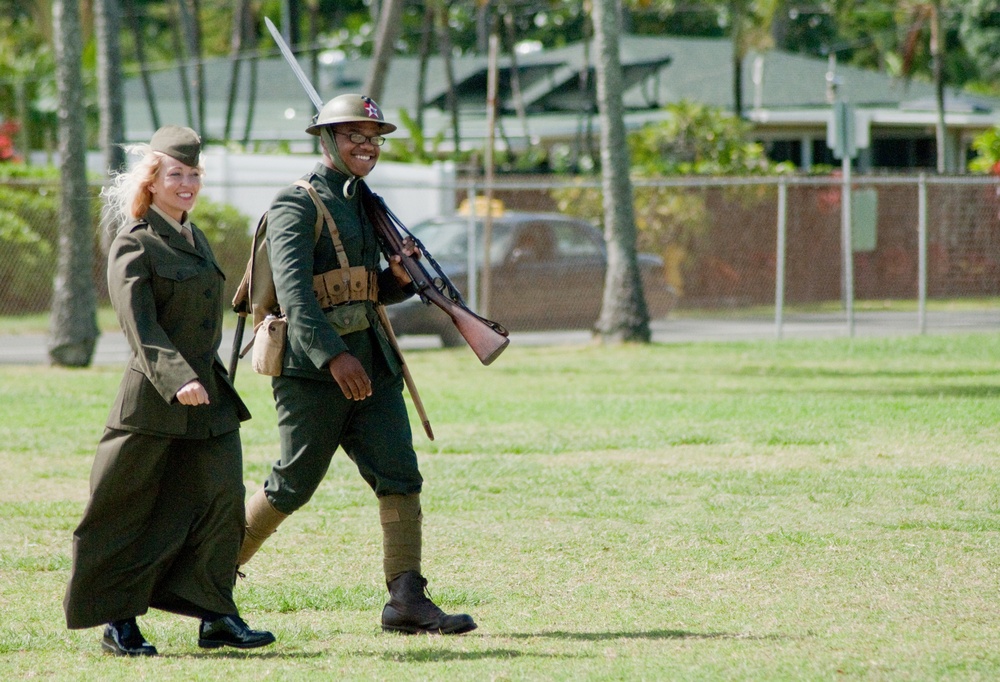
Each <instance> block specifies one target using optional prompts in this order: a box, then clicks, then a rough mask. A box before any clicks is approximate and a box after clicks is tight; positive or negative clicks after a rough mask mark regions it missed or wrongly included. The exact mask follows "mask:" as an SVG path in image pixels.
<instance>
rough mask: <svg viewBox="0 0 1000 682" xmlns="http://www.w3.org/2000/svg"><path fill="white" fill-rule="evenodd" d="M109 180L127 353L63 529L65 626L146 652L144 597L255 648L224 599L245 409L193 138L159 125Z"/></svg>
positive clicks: (235, 528)
mask: <svg viewBox="0 0 1000 682" xmlns="http://www.w3.org/2000/svg"><path fill="white" fill-rule="evenodd" d="M130 151H133V152H138V153H140V154H142V160H141V161H140V162H139V163H138V164H137V165H136V166H135V167H134V168H133V169H132V170H131V171H129V172H127V173H123V174H121V175H119V176H117V177H116V178H115V182H114V183H113V185H112V186H111V187H110V188H109V189H108V190H106V191H105V196H106V198H107V211H108V214H109V217H111V218H112V219H113V220H112V224H116V225H123V227H122V228H121V230H120V231H119V232H118V234H117V235H116V236H115V239H114V241H113V243H112V245H111V250H110V253H109V256H108V291H109V293H110V296H111V302H112V304H113V305H114V308H115V312H116V313H117V315H118V321H119V324H120V325H121V327H122V330H123V331H124V332H125V336H126V338H127V339H128V343H129V346H130V348H131V351H132V353H131V356H130V358H129V361H128V365H127V367H126V368H125V375H124V377H123V379H122V382H121V386H120V387H119V390H118V396H117V398H116V399H115V402H114V405H113V407H112V408H111V413H110V415H109V416H108V420H107V423H106V425H105V431H104V436H103V437H102V438H101V442H100V444H99V446H98V448H97V456H96V458H95V459H94V465H93V469H92V471H91V475H90V500H89V502H88V504H87V508H86V510H85V512H84V516H83V520H82V521H81V522H80V525H79V526H78V527H77V529H76V531H75V532H74V534H73V568H72V572H71V575H70V580H69V586H68V587H67V590H66V597H65V600H64V604H63V605H64V607H65V611H66V622H67V625H68V626H69V627H70V628H72V629H76V628H88V627H94V626H96V625H101V624H106V627H105V629H104V637H103V639H102V642H101V643H102V646H103V648H104V649H105V650H106V651H108V652H111V653H113V654H116V655H120V656H154V655H156V653H157V651H156V648H155V647H154V646H153V645H152V644H150V643H149V642H148V641H146V639H145V638H144V637H143V635H142V633H141V632H140V630H139V627H138V624H137V623H136V617H137V616H141V615H142V614H144V613H146V611H147V610H148V609H149V608H151V607H152V608H157V609H162V610H165V611H171V612H174V613H179V614H182V615H185V616H192V617H195V618H199V619H201V625H200V628H199V637H198V645H199V646H201V647H204V648H216V647H221V646H234V647H238V648H254V647H259V646H265V645H267V644H270V643H271V642H273V641H274V636H273V635H272V634H271V633H270V632H265V631H258V630H252V629H250V628H249V627H248V626H247V625H246V623H245V622H244V621H243V620H242V619H241V618H240V616H239V612H238V609H237V608H236V604H235V603H234V601H233V584H234V582H235V580H236V567H237V561H236V559H237V554H238V552H239V548H240V543H241V542H242V539H243V529H244V518H245V517H244V506H243V496H244V492H245V489H244V486H243V455H242V449H241V445H240V435H239V428H240V422H241V421H243V420H246V419H249V418H250V414H249V412H248V411H247V409H246V406H245V405H244V404H243V402H242V401H241V400H240V398H239V396H238V395H237V394H236V391H235V390H234V388H233V386H232V384H231V383H230V381H229V378H228V376H227V375H226V371H225V369H224V368H223V365H222V363H221V361H220V360H219V358H218V355H217V351H218V349H219V344H220V342H221V337H222V286H223V282H224V280H225V277H224V276H223V274H222V271H221V270H220V269H219V265H218V263H217V262H216V261H215V257H214V256H213V255H212V249H211V248H210V246H209V244H208V241H207V240H206V238H205V235H204V234H203V233H202V232H201V231H200V230H199V229H198V228H197V227H195V226H194V225H193V224H192V223H191V222H190V219H189V217H190V212H191V209H192V208H194V205H195V201H196V200H197V198H198V193H199V191H200V190H201V182H202V166H201V163H200V154H201V140H200V138H199V137H198V135H197V133H195V131H193V130H191V129H190V128H184V127H179V126H165V127H163V128H161V129H159V130H158V131H156V133H155V134H154V135H153V137H152V139H151V140H150V143H149V144H148V145H139V146H138V147H134V148H130Z"/></svg>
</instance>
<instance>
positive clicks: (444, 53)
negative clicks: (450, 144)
mask: <svg viewBox="0 0 1000 682" xmlns="http://www.w3.org/2000/svg"><path fill="white" fill-rule="evenodd" d="M434 4H435V8H436V10H437V21H436V23H437V38H438V52H440V54H441V58H442V59H443V60H444V74H445V80H446V82H447V84H448V94H447V97H446V99H447V102H448V111H450V112H451V137H452V140H453V141H454V143H455V157H456V158H457V157H458V153H459V151H460V149H461V147H462V139H461V128H460V127H459V124H458V121H459V117H458V95H457V94H456V92H455V67H454V64H453V63H452V61H451V34H450V30H451V29H450V28H449V26H448V6H449V3H448V0H435V3H434Z"/></svg>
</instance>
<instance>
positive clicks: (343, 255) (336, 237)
mask: <svg viewBox="0 0 1000 682" xmlns="http://www.w3.org/2000/svg"><path fill="white" fill-rule="evenodd" d="M295 184H296V185H297V186H299V187H301V188H302V189H304V190H305V191H306V192H308V193H309V198H311V199H312V200H313V203H314V204H316V241H319V231H320V228H321V225H322V222H323V221H325V222H326V227H327V229H328V230H329V231H330V239H332V240H333V248H334V249H336V251H337V262H338V263H339V264H340V267H341V268H345V269H346V268H349V267H351V265H350V263H348V262H347V252H346V251H345V250H344V244H343V242H341V241H340V230H338V229H337V223H335V222H334V220H333V216H332V215H331V214H330V209H328V208H327V207H326V204H324V203H323V200H322V199H320V198H319V194H317V192H316V188H315V187H313V186H312V185H311V184H310V183H308V182H306V181H305V180H296V181H295ZM321 216H322V218H321Z"/></svg>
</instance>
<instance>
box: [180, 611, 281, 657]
mask: <svg viewBox="0 0 1000 682" xmlns="http://www.w3.org/2000/svg"><path fill="white" fill-rule="evenodd" d="M272 642H274V635H272V634H271V633H270V632H267V631H266V630H251V629H250V626H249V625H247V624H246V623H245V622H243V619H242V618H240V617H239V616H236V615H232V616H223V617H222V618H219V619H217V620H213V621H207V620H203V621H201V627H200V628H199V629H198V646H200V647H201V648H202V649H217V648H218V647H220V646H234V647H236V648H237V649H256V648H257V647H259V646H267V645H268V644H271V643H272Z"/></svg>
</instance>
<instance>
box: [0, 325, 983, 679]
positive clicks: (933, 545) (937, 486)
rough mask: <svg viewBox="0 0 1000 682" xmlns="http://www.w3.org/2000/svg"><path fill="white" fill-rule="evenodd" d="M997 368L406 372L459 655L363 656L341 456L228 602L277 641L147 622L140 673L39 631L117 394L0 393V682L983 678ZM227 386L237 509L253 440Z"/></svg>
mask: <svg viewBox="0 0 1000 682" xmlns="http://www.w3.org/2000/svg"><path fill="white" fill-rule="evenodd" d="M998 357H1000V337H998V336H996V335H969V336H934V337H911V338H893V339H854V340H850V339H840V340H832V341H783V342H753V343H727V344H722V343H701V344H671V345H652V346H626V347H616V348H605V347H598V346H585V347H571V348H519V347H516V346H514V347H512V348H510V349H509V350H508V351H507V352H506V353H505V354H504V355H503V356H501V358H500V359H498V360H497V361H496V363H494V365H492V366H491V367H481V366H479V364H478V363H477V362H476V360H475V358H474V357H473V356H472V354H471V353H470V352H469V351H467V350H465V349H457V350H453V351H444V350H433V351H421V352H412V353H410V354H409V360H410V365H411V369H412V371H413V374H414V377H415V379H416V380H417V382H418V385H419V387H420V389H421V395H422V397H423V400H424V403H425V405H426V407H427V410H428V412H429V414H430V417H431V421H432V424H433V426H434V429H435V433H436V435H437V439H436V440H435V441H434V442H429V441H427V440H426V438H424V437H423V435H422V433H421V432H420V431H419V426H415V432H416V433H417V436H416V445H417V448H418V451H419V454H420V457H421V463H422V470H423V473H424V476H425V478H426V487H425V491H424V495H423V503H424V510H425V517H426V519H425V529H424V536H425V557H424V572H425V573H426V574H427V576H428V578H429V579H430V586H429V587H430V590H431V593H432V595H433V596H434V598H435V599H436V600H437V601H438V602H439V603H440V604H441V605H442V606H443V607H444V608H445V609H446V610H456V611H458V610H461V611H466V612H469V613H471V614H473V615H474V616H475V618H476V620H477V621H478V622H479V624H480V627H479V629H478V630H476V631H475V632H473V633H470V634H468V635H465V636H461V637H455V638H444V637H403V636H394V635H385V634H382V633H381V632H380V631H379V628H378V616H379V613H380V609H381V606H382V603H383V602H384V599H385V592H384V585H382V579H381V577H380V575H381V563H380V562H381V544H380V543H381V539H380V535H379V530H378V520H377V512H376V507H375V504H374V500H373V498H372V495H371V493H370V492H369V491H368V489H367V488H366V487H365V486H364V484H363V483H362V482H361V480H360V478H359V476H358V475H357V472H356V470H355V469H354V467H353V466H352V465H351V463H350V462H349V461H348V460H347V459H346V457H344V456H343V455H338V457H336V458H335V460H334V464H333V466H332V467H331V470H330V473H329V474H328V476H327V479H326V480H325V482H324V484H323V485H322V486H321V488H320V490H319V491H318V493H317V494H316V496H315V498H314V499H313V501H312V503H311V504H310V505H308V506H307V507H306V508H305V509H303V510H301V511H300V512H298V513H296V514H295V515H293V516H292V518H291V519H290V520H289V521H288V522H286V524H285V525H283V526H282V527H281V529H280V530H279V532H278V533H277V534H276V535H275V536H274V537H273V538H272V540H271V541H270V542H269V543H268V544H267V545H265V546H264V548H263V549H262V550H261V552H260V554H258V556H257V557H255V559H254V560H253V561H252V562H251V563H250V564H248V565H247V566H246V567H245V568H246V574H247V575H246V579H245V580H241V581H240V582H239V584H238V585H237V601H238V603H239V604H240V605H241V608H242V611H243V613H244V615H245V616H246V617H247V619H248V621H249V622H250V623H251V624H252V625H255V626H259V627H267V628H269V629H272V630H273V631H274V632H275V634H276V635H277V636H278V643H277V644H276V645H274V646H272V647H269V648H267V649H264V650H260V651H258V652H250V653H242V652H235V651H233V650H226V651H222V652H203V651H202V650H199V649H198V648H197V645H196V636H195V628H196V624H195V622H194V621H193V620H191V619H184V618H181V617H178V616H173V615H169V614H163V613H158V612H152V613H150V614H149V615H148V616H145V617H143V618H142V621H141V622H142V624H143V629H144V631H145V632H146V634H147V636H148V637H149V638H150V640H151V641H153V642H154V643H155V644H156V645H157V646H158V647H159V649H160V651H161V654H162V656H161V657H159V658H157V659H150V660H125V661H123V660H117V659H114V658H113V657H109V656H104V655H102V654H101V653H100V649H99V646H98V638H99V631H98V629H92V630H85V631H69V630H66V629H65V626H64V621H63V619H62V610H61V599H62V593H63V590H64V588H65V582H66V578H67V572H68V570H69V565H70V559H69V547H70V535H71V533H72V530H73V528H74V527H75V525H76V523H77V522H78V520H79V517H80V515H81V513H82V511H83V505H84V504H85V502H86V498H87V477H88V475H89V468H90V462H91V459H92V456H93V449H94V446H95V444H96V442H97V439H98V438H99V436H100V432H101V425H102V424H103V421H104V418H105V415H106V410H107V408H108V406H109V405H110V402H111V400H112V398H113V396H114V392H115V390H116V387H117V384H118V379H119V374H120V370H119V369H118V368H94V369H88V370H76V371H70V370H61V369H53V368H43V367H30V368H18V367H0V467H2V468H3V471H4V472H5V475H6V476H5V477H6V481H5V482H6V485H5V494H4V496H3V497H2V499H0V516H2V518H3V521H2V523H0V612H2V613H3V614H4V618H3V621H2V623H0V677H2V679H22V678H41V679H56V680H75V679H102V680H104V679H108V680H126V679H151V680H152V679H155V680H168V679H169V680H174V679H176V680H187V679H206V680H208V679H211V680H222V679H227V680H229V679H254V680H257V679H271V680H301V679H315V680H328V679H372V680H376V679H377V680H382V679H398V680H445V679H448V680H451V679H463V680H583V679H586V680H640V679H647V680H717V679H718V680H827V679H841V678H843V679H866V680H937V679H962V680H965V679H982V680H991V679H995V678H996V677H997V676H998V674H1000V649H998V648H997V645H996V637H997V633H998V632H1000V610H998V609H997V608H996V603H997V598H998V584H1000V581H998V575H1000V468H998V466H997V464H998V452H1000V428H998V412H1000V411H998V399H1000V374H998V372H997V369H996V367H997V358H998ZM248 369H249V368H248V367H246V368H241V373H240V375H239V378H238V382H237V383H238V385H239V387H240V389H241V391H242V392H243V394H244V396H245V398H246V399H247V401H248V403H249V404H250V406H251V409H252V411H253V412H254V414H255V419H254V420H252V421H251V422H249V423H248V424H247V425H246V427H245V428H244V430H243V441H244V448H245V470H246V482H247V486H248V488H255V487H257V486H258V485H259V484H260V481H261V480H262V478H263V477H264V475H265V473H266V471H267V469H268V466H269V464H270V461H271V460H272V459H273V458H274V457H275V455H276V452H277V437H276V432H275V427H274V411H273V407H272V405H271V402H270V400H271V399H270V392H269V386H268V383H267V381H266V380H265V379H264V378H262V377H259V376H256V375H254V374H252V373H251V372H249V371H248Z"/></svg>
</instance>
